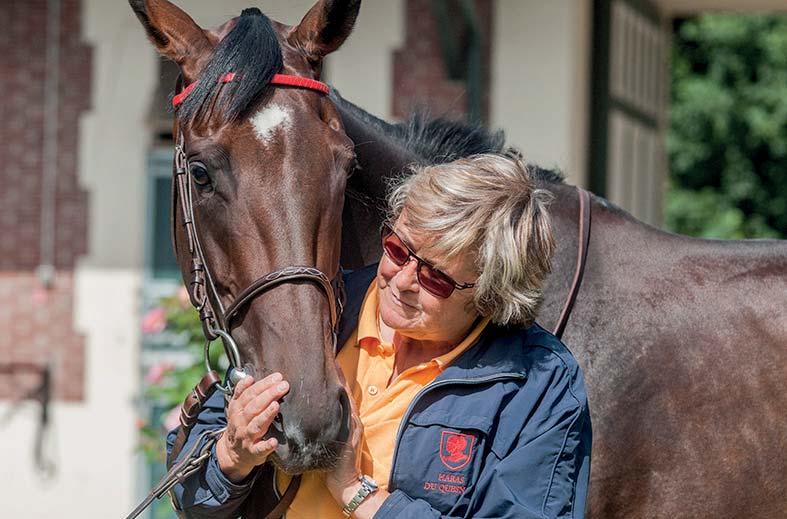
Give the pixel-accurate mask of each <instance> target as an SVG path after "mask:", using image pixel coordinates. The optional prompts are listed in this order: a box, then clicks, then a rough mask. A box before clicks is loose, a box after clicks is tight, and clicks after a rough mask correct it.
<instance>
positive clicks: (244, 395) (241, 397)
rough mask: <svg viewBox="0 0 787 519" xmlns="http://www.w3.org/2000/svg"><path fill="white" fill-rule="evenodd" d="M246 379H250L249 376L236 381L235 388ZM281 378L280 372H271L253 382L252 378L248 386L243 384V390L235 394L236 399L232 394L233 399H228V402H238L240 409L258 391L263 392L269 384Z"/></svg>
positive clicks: (256, 394) (257, 393)
mask: <svg viewBox="0 0 787 519" xmlns="http://www.w3.org/2000/svg"><path fill="white" fill-rule="evenodd" d="M246 379H251V377H244V378H243V379H241V381H240V382H238V386H236V388H237V387H240V384H241V382H244V381H245V380H246ZM281 380H282V376H281V373H271V374H270V375H268V376H267V377H265V378H263V379H262V380H258V381H256V382H254V380H253V379H252V380H251V382H253V383H252V384H251V385H250V386H249V385H244V386H243V391H241V392H240V393H239V394H238V395H237V399H236V398H235V397H234V395H233V400H230V403H232V402H233V401H235V402H236V403H237V404H238V408H240V409H242V408H244V407H246V405H247V404H248V403H249V402H250V401H251V400H253V399H254V398H255V397H257V396H258V395H259V394H260V393H262V392H264V391H265V390H266V389H268V388H269V387H270V386H272V385H274V384H277V383H278V382H280V381H281Z"/></svg>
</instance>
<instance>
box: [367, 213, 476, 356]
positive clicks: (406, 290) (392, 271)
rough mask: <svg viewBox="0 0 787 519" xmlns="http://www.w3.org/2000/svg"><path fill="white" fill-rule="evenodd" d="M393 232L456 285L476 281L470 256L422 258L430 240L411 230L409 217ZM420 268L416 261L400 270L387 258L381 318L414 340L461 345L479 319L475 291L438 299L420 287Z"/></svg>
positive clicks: (381, 276) (381, 277) (380, 278)
mask: <svg viewBox="0 0 787 519" xmlns="http://www.w3.org/2000/svg"><path fill="white" fill-rule="evenodd" d="M393 230H394V232H395V233H396V234H397V235H398V236H399V237H400V238H401V240H402V241H403V242H404V243H405V245H407V246H408V247H409V248H410V250H411V251H413V252H414V253H415V254H417V255H418V256H419V257H421V258H423V259H424V260H425V261H428V262H430V263H431V264H432V265H433V266H435V267H436V268H438V269H439V270H441V271H443V272H444V273H446V274H448V275H449V276H451V277H452V278H453V279H454V280H455V281H456V282H458V283H473V282H475V281H476V278H477V277H478V275H477V274H476V272H475V269H474V268H473V265H474V261H473V258H471V257H469V255H465V256H461V257H457V258H454V259H452V260H451V261H445V260H441V258H436V257H429V256H424V255H422V254H420V250H421V249H422V248H423V246H424V245H425V244H427V243H429V240H428V237H427V236H424V235H420V234H416V233H414V232H412V231H411V230H410V229H408V227H407V219H406V215H404V214H403V215H402V216H401V217H400V218H399V220H397V222H396V224H395V225H394V228H393ZM417 268H418V261H417V260H416V259H414V258H412V257H411V258H410V261H409V262H407V263H405V264H404V265H403V266H401V267H400V266H397V265H396V264H395V263H394V262H393V261H391V259H390V258H388V256H387V255H385V254H383V257H382V259H381V260H380V265H379V267H378V269H377V287H378V289H379V294H380V318H381V319H382V321H383V323H385V325H387V326H388V327H390V328H393V329H394V330H395V331H397V332H399V334H401V335H404V336H406V337H410V338H412V339H416V340H422V341H446V342H451V343H454V344H456V343H458V342H459V341H461V339H462V338H464V335H465V334H466V333H467V332H468V331H469V328H470V326H471V325H472V324H473V322H474V321H475V320H476V319H477V318H478V313H477V312H476V311H475V309H474V307H473V305H472V298H473V293H474V291H475V289H474V288H468V289H465V290H454V292H453V293H452V294H451V295H450V296H449V297H447V298H440V297H437V296H434V295H432V294H430V293H429V292H428V291H426V290H425V289H424V288H423V287H421V286H420V285H419V284H418V278H417V272H416V271H417Z"/></svg>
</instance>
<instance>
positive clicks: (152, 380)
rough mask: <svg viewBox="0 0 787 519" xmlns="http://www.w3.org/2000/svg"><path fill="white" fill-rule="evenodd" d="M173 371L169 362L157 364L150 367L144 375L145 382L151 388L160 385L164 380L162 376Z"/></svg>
mask: <svg viewBox="0 0 787 519" xmlns="http://www.w3.org/2000/svg"><path fill="white" fill-rule="evenodd" d="M173 369H175V365H174V364H172V363H171V362H159V363H158V364H153V365H152V366H150V369H148V372H147V374H146V375H145V382H147V383H148V384H150V385H151V386H155V385H157V384H160V383H161V381H162V380H164V375H166V374H167V373H169V372H170V371H172V370H173Z"/></svg>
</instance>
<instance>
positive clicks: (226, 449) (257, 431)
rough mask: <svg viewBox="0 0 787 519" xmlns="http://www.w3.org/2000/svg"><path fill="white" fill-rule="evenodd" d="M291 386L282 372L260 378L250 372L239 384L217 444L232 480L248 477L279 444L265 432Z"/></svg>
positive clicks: (223, 463) (223, 465)
mask: <svg viewBox="0 0 787 519" xmlns="http://www.w3.org/2000/svg"><path fill="white" fill-rule="evenodd" d="M289 388H290V386H289V384H288V383H287V382H286V381H285V380H283V379H282V376H281V374H280V373H273V374H272V375H268V376H267V377H265V378H264V379H262V380H260V381H258V382H254V379H253V378H252V377H251V376H246V377H244V378H242V379H241V380H240V382H238V384H237V385H236V386H235V391H234V392H233V394H232V399H230V401H229V404H228V405H227V430H226V432H225V433H224V434H222V435H221V438H219V441H218V443H217V444H216V457H217V458H218V461H219V468H220V469H221V471H222V472H223V473H224V475H225V476H227V478H229V480H230V481H233V482H236V483H237V482H239V481H242V480H243V479H245V478H246V476H248V475H249V474H250V473H251V471H252V470H254V467H256V466H258V465H262V464H263V463H265V460H267V459H268V456H269V455H270V454H271V453H272V452H273V451H274V450H276V447H278V446H279V442H278V441H277V440H276V438H269V439H267V440H264V439H263V436H265V434H266V433H267V432H268V427H270V425H271V423H272V422H273V419H274V418H275V417H276V415H277V414H278V413H279V402H278V400H279V399H280V398H281V397H283V396H284V395H285V394H287V391H289Z"/></svg>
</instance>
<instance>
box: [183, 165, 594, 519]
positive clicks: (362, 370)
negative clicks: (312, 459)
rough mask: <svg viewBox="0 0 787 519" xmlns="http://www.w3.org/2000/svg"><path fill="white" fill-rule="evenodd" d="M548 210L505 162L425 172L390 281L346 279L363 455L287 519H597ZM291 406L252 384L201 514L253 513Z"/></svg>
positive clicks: (197, 494) (409, 194)
mask: <svg viewBox="0 0 787 519" xmlns="http://www.w3.org/2000/svg"><path fill="white" fill-rule="evenodd" d="M549 199H550V195H549V193H548V192H546V191H543V190H540V189H536V187H535V185H534V182H533V180H532V178H531V177H530V175H529V173H528V168H527V166H525V165H524V164H523V163H522V162H519V161H517V160H513V159H510V158H506V157H502V156H497V155H478V156H474V157H470V158H466V159H460V160H457V161H455V162H452V163H449V164H441V165H436V166H427V167H419V168H416V170H415V171H414V172H413V174H412V175H411V176H409V177H407V178H405V179H403V180H402V181H401V182H400V184H399V185H398V186H397V187H395V189H394V190H393V192H392V194H391V196H390V198H389V203H390V204H389V205H390V217H389V219H388V224H387V225H386V226H385V227H384V230H383V236H382V244H383V250H384V255H383V257H382V258H381V260H380V263H379V265H377V266H376V267H375V268H373V269H369V268H367V269H364V270H361V271H359V272H356V273H354V274H351V275H349V276H348V278H347V287H348V296H349V297H348V308H349V309H356V310H354V311H351V312H346V313H347V314H349V316H348V318H347V321H348V322H345V323H344V324H345V325H349V326H351V327H352V329H353V330H354V331H353V333H352V335H350V337H349V338H348V339H347V340H346V342H345V343H344V347H343V348H342V350H341V351H340V352H339V354H338V357H337V363H338V365H339V367H340V368H341V371H342V373H343V375H344V377H345V379H346V381H347V385H348V389H349V392H350V394H351V396H352V400H353V404H354V411H355V412H354V416H355V422H356V426H355V428H354V433H353V436H352V442H351V443H350V444H348V445H347V447H346V448H345V451H344V453H343V456H342V458H341V461H340V462H339V464H338V466H337V467H336V468H335V470H334V471H333V472H331V473H328V474H319V473H310V474H305V475H304V477H303V481H302V483H301V487H300V489H299V491H298V494H297V496H296V498H295V500H294V501H293V503H292V504H291V505H290V508H289V509H288V512H287V517H288V519H292V518H315V517H326V518H333V517H336V518H341V517H345V516H346V515H349V514H352V516H353V517H358V518H370V517H376V518H381V517H382V518H387V517H391V518H393V517H419V518H420V517H511V518H513V517H517V518H523V517H525V518H527V517H533V518H545V517H561V518H562V517H571V518H576V517H582V516H583V514H584V508H585V501H586V496H587V485H588V476H589V469H590V446H591V431H590V416H589V413H588V405H587V397H586V393H585V387H584V382H583V379H582V374H581V372H580V369H579V367H578V365H577V363H576V361H575V360H574V358H573V357H572V355H571V353H570V352H569V351H568V350H567V349H566V348H565V346H563V344H562V343H561V342H560V341H559V340H558V339H557V338H555V337H554V336H553V335H551V334H550V333H549V332H547V331H545V330H543V329H542V328H540V327H539V326H538V325H536V324H534V319H535V315H536V309H537V306H538V303H539V300H540V297H541V289H542V284H543V282H544V278H545V277H546V275H547V273H548V271H549V265H550V260H551V256H552V253H553V249H554V240H553V237H552V232H551V228H550V222H549V217H548V214H547V203H548V200H549ZM356 323H357V324H356ZM287 390H288V386H287V382H286V381H283V380H281V376H280V375H278V374H273V375H271V376H269V377H267V378H266V379H264V380H261V381H257V382H255V381H253V380H251V378H250V377H247V378H246V379H244V380H243V381H242V382H241V383H239V384H238V386H237V387H236V390H235V394H234V396H233V398H232V400H231V401H230V403H229V405H228V407H227V417H226V422H227V427H228V428H227V432H226V433H225V434H224V435H223V436H222V438H221V439H220V440H219V442H218V443H217V446H216V448H215V452H214V456H213V457H212V458H211V460H210V463H209V464H208V466H207V469H205V471H203V473H202V474H201V475H200V476H199V477H197V476H194V477H192V480H191V481H187V482H186V483H185V484H184V485H183V486H182V487H180V488H179V489H178V501H179V502H180V504H181V506H182V507H183V508H184V511H185V515H186V516H188V517H201V516H208V515H209V516H210V517H234V516H236V515H237V514H238V513H239V512H240V511H241V510H242V506H243V503H244V500H245V498H246V496H247V495H248V494H249V491H250V488H251V486H252V482H253V481H254V478H255V474H256V473H257V472H259V471H258V470H256V467H259V466H261V465H263V464H264V463H265V461H266V459H267V456H268V455H269V454H270V453H271V452H273V450H274V449H275V448H276V446H277V443H276V440H275V438H271V439H267V440H265V439H263V437H264V434H265V433H266V432H267V429H268V427H269V426H270V424H271V421H272V420H273V418H274V417H275V416H276V414H277V412H278V403H277V401H278V400H279V399H280V398H282V397H283V396H285V395H286V393H287ZM220 411H221V410H220V409H219V412H220ZM222 422H223V417H222ZM216 423H217V425H216V426H218V422H216ZM287 483H288V478H287V476H285V475H283V474H278V475H277V486H278V488H279V489H280V490H282V489H284V488H286V485H287ZM343 511H344V514H343V513H342V512H343Z"/></svg>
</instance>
